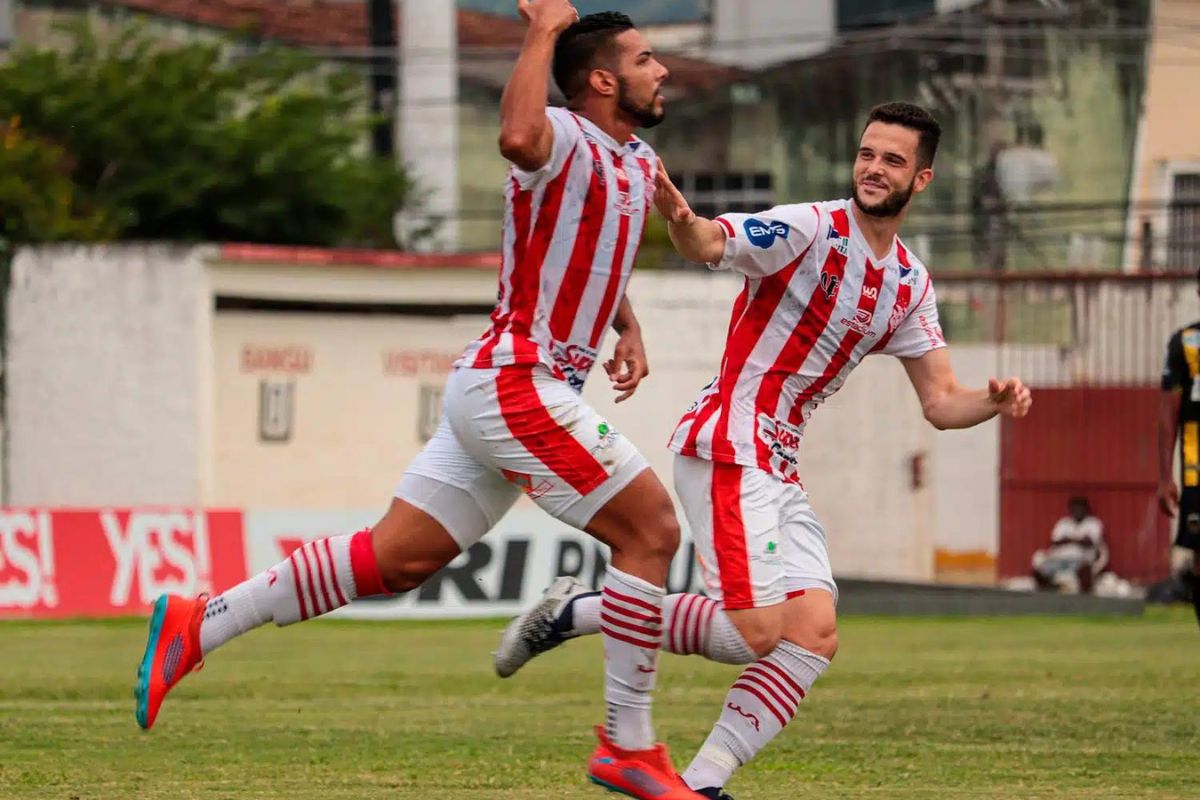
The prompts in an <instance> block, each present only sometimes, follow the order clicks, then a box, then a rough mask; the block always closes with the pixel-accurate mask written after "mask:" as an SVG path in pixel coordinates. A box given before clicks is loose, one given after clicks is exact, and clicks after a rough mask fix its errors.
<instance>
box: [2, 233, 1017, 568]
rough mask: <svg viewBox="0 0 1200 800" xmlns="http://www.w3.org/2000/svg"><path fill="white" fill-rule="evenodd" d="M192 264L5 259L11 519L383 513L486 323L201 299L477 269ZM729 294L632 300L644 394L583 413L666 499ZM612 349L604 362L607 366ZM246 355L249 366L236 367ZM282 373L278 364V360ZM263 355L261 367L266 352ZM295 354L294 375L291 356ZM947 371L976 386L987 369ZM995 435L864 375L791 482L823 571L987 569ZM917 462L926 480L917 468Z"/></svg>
mask: <svg viewBox="0 0 1200 800" xmlns="http://www.w3.org/2000/svg"><path fill="white" fill-rule="evenodd" d="M212 257H213V253H212V252H211V251H204V250H202V249H201V250H187V249H166V248H114V249H106V250H82V249H70V248H49V249H42V250H38V251H32V252H30V251H27V252H25V253H23V254H22V255H21V256H20V257H19V258H18V260H17V262H16V265H15V273H14V285H13V291H12V295H11V299H10V325H11V330H10V340H9V364H8V369H9V387H10V396H9V405H8V414H9V423H10V427H11V430H10V450H9V458H10V482H11V493H10V496H9V497H8V498H6V501H7V502H8V503H9V504H12V505H26V504H28V505H51V506H63V505H100V506H103V505H139V504H140V505H145V504H203V505H206V506H210V507H222V506H224V507H236V508H248V509H272V508H274V509H322V510H338V509H351V510H370V509H379V510H382V509H383V507H384V505H385V504H386V502H387V500H388V497H389V496H390V492H391V489H392V487H393V485H394V483H395V481H396V479H397V478H398V477H399V475H400V472H401V471H402V470H403V468H404V465H405V464H406V463H407V462H408V461H409V460H410V459H411V458H412V457H413V456H414V455H415V454H416V452H418V450H419V449H420V447H421V445H422V440H421V438H420V435H419V431H420V428H421V419H420V414H421V407H420V397H421V394H422V391H423V390H424V391H428V390H429V389H431V388H433V389H436V388H437V387H438V386H440V385H441V384H442V383H443V382H444V370H445V369H446V366H447V364H448V363H449V361H451V360H452V359H453V358H454V357H455V356H456V355H457V354H458V352H459V351H460V350H461V348H462V346H463V345H464V344H465V343H466V342H467V341H468V340H470V339H471V338H473V337H474V336H476V335H478V334H479V333H480V332H481V331H482V329H483V326H484V324H485V319H484V318H483V317H482V316H465V317H459V318H454V319H446V318H443V319H430V318H418V317H398V316H366V315H328V314H321V315H314V314H279V313H248V312H219V313H213V312H211V308H212V293H213V292H214V291H220V292H225V293H238V294H247V293H249V294H261V293H262V292H264V291H267V290H270V291H275V292H277V293H278V295H279V296H288V297H292V298H305V297H309V298H312V299H320V298H330V297H336V298H337V299H340V300H354V299H361V300H389V299H390V300H413V299H416V296H417V295H421V296H431V294H436V295H444V296H445V297H444V299H446V300H448V301H449V300H453V301H454V302H464V301H471V302H480V303H489V302H491V300H492V299H493V298H494V297H495V277H494V276H493V275H492V274H490V273H489V272H487V271H474V270H453V271H451V272H448V273H446V274H445V275H444V277H440V278H438V277H432V276H431V275H430V274H429V272H428V271H424V272H412V273H410V272H405V271H403V270H382V269H374V270H358V271H356V270H353V269H345V268H340V267H336V268H335V267H318V266H303V267H294V266H293V267H279V266H268V265H260V266H253V265H237V266H230V265H219V264H214V263H213V262H212ZM739 288H740V283H739V281H738V280H737V279H735V278H733V277H732V276H729V275H723V274H717V275H709V274H704V273H692V274H686V273H664V274H656V273H639V274H637V275H635V276H634V279H633V281H632V283H631V287H630V297H631V298H632V300H633V302H634V305H635V308H636V309H637V312H638V315H639V317H640V318H641V321H642V325H643V329H644V334H645V339H646V343H647V347H648V350H649V358H650V365H651V369H652V374H651V376H650V377H649V379H648V380H647V381H646V383H644V384H643V387H642V389H641V390H640V391H639V393H638V395H637V396H636V397H634V398H633V399H632V400H630V401H629V402H627V403H623V404H621V405H619V406H616V405H614V404H613V403H612V400H611V391H610V390H609V388H608V384H607V381H606V380H605V378H604V376H603V374H602V373H601V371H600V370H599V369H597V374H596V375H594V376H593V379H592V380H591V381H590V382H589V385H588V388H587V391H586V392H585V394H586V396H587V398H588V399H589V400H590V401H591V402H593V403H594V404H595V405H596V406H597V407H598V408H600V409H601V410H602V411H603V412H604V413H605V414H607V415H608V416H609V418H610V420H611V421H612V423H613V424H614V425H616V426H617V427H618V429H619V430H622V431H623V432H624V433H625V434H627V435H628V436H629V437H630V438H631V439H632V440H633V441H634V442H635V443H637V444H638V446H639V447H640V448H641V449H642V450H643V452H645V453H646V455H647V456H648V457H649V459H650V461H651V463H652V465H653V466H654V467H655V468H656V469H657V470H658V471H659V472H660V474H661V475H662V476H663V478H664V481H665V482H666V483H667V484H668V485H670V482H671V480H670V475H671V462H672V458H673V456H672V455H671V454H670V453H669V452H668V451H667V450H666V448H665V444H666V441H667V439H668V437H669V435H670V432H671V430H672V428H673V427H674V425H675V423H676V421H677V420H678V417H679V415H680V414H681V413H682V411H683V410H684V409H685V408H686V407H687V406H688V405H689V404H690V403H691V402H692V400H693V398H694V397H695V394H696V392H697V391H698V390H699V389H700V387H701V386H703V385H704V384H705V383H706V382H707V381H708V380H709V379H710V378H711V377H712V376H713V375H714V374H715V371H716V369H717V366H718V362H719V359H720V356H721V351H722V348H723V345H724V339H725V331H726V329H727V326H728V315H729V308H730V304H731V302H732V299H733V297H734V295H735V294H736V293H737V291H738V290H739ZM614 341H615V340H614V338H613V337H612V336H611V335H610V337H609V338H608V340H607V341H606V344H605V352H604V353H603V354H602V355H603V356H604V357H606V356H607V355H608V353H609V352H611V348H612V346H613V343H614ZM248 351H252V352H253V353H255V354H257V355H256V356H255V357H252V358H247V355H246V354H247V352H248ZM273 352H276V353H277V352H283V353H285V354H288V355H287V356H286V357H284V358H282V359H276V361H274V362H273V361H272V360H271V359H272V356H271V353H273ZM264 353H265V354H267V355H266V357H265V361H264V359H263V358H260V357H259V356H262V354H264ZM298 353H299V354H301V355H300V357H297V356H296V354H298ZM986 355H987V354H986V353H981V352H978V351H974V350H969V349H960V350H958V351H956V352H955V354H954V358H955V365H956V368H957V369H958V370H959V372H960V373H961V375H962V377H963V378H964V379H965V380H966V381H968V382H970V383H973V384H980V383H981V382H982V381H983V380H985V379H986V377H988V376H989V375H991V374H992V373H993V371H994V370H993V362H994V361H995V355H994V353H993V354H992V355H991V357H990V358H988V357H985V356H986ZM263 381H274V382H279V381H282V382H292V383H294V385H295V389H294V392H295V395H294V399H295V416H294V429H293V435H292V438H291V439H290V440H289V441H288V442H264V441H261V440H260V437H259V429H258V415H259V396H258V392H259V386H260V384H261V383H262V382H263ZM996 432H997V426H996V425H995V423H991V424H988V425H986V426H984V427H981V428H979V429H976V430H974V431H970V432H958V433H938V432H936V431H934V430H933V429H932V428H931V427H929V426H928V425H926V424H925V422H924V420H923V419H922V418H921V414H920V409H919V406H918V404H917V402H916V399H915V397H914V396H913V393H912V390H911V388H910V387H909V385H908V381H907V379H906V377H905V375H904V371H903V369H902V367H901V366H900V364H899V363H898V362H896V361H894V360H892V359H889V358H886V357H882V356H876V357H872V358H870V359H868V361H867V362H866V363H865V364H864V365H863V366H862V367H860V369H859V372H858V373H856V374H855V375H854V377H853V378H852V379H851V380H850V381H849V382H848V383H847V385H846V387H845V388H844V389H843V390H842V391H841V392H840V393H839V394H838V395H837V396H836V397H834V398H833V400H832V401H831V402H830V403H829V404H828V405H827V406H826V407H824V408H822V409H820V410H819V411H818V412H817V414H816V415H815V417H814V419H813V421H812V423H811V424H810V426H809V432H808V435H807V436H806V439H805V442H804V445H803V450H802V457H801V466H802V470H803V472H802V475H803V477H804V481H805V485H806V487H807V488H808V490H809V492H810V494H811V496H812V502H813V505H814V507H815V508H816V510H817V512H818V514H819V515H820V517H821V519H822V520H823V522H824V524H825V526H826V528H827V532H828V535H829V541H830V547H831V550H832V554H833V559H834V566H835V569H836V571H837V572H838V573H839V574H842V575H864V576H879V577H893V578H909V579H923V578H929V577H931V576H932V572H933V550H934V547H935V546H936V547H942V548H946V549H952V550H972V549H979V550H987V551H991V552H995V549H996V535H997V534H996V531H997V525H996V508H997V498H998V487H997V478H996V474H997V473H996V466H997V433H996ZM914 456H924V482H923V486H922V487H921V488H914V487H913V485H912V483H911V461H912V458H913V457H914Z"/></svg>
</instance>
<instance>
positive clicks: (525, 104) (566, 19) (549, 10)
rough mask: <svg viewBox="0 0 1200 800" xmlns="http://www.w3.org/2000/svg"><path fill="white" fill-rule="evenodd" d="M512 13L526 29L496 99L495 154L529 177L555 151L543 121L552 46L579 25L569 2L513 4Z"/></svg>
mask: <svg viewBox="0 0 1200 800" xmlns="http://www.w3.org/2000/svg"><path fill="white" fill-rule="evenodd" d="M517 9H518V10H519V11H520V12H521V16H522V17H524V18H525V19H526V20H527V21H528V22H529V29H528V31H526V33H525V42H524V43H523V44H522V45H521V54H520V55H519V56H518V57H517V64H516V66H515V67H513V72H512V75H511V76H509V79H508V84H507V85H506V86H505V87H504V95H503V97H501V99H500V152H501V153H502V154H503V155H504V157H505V158H507V159H508V160H509V161H511V162H513V163H514V164H516V165H517V166H518V167H520V168H521V169H523V170H525V171H526V172H534V171H536V170H538V169H540V168H541V167H542V166H543V165H544V164H545V163H546V162H547V161H548V160H549V159H550V154H551V151H552V149H553V147H554V131H553V128H551V126H550V121H549V120H548V119H547V118H546V98H547V94H548V91H549V81H550V64H551V62H552V61H553V60H554V43H555V41H557V39H558V35H559V34H560V33H562V32H563V31H564V30H566V29H567V28H568V27H570V25H571V23H573V22H575V21H576V20H577V19H579V12H578V11H576V10H575V6H573V5H571V3H570V2H568V0H536V2H533V1H532V0H518V2H517Z"/></svg>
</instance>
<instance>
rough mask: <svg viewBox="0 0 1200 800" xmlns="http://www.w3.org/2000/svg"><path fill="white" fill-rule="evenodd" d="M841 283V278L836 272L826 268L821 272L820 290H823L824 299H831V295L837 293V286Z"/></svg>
mask: <svg viewBox="0 0 1200 800" xmlns="http://www.w3.org/2000/svg"><path fill="white" fill-rule="evenodd" d="M841 283H842V279H841V278H839V277H838V276H837V275H836V274H834V273H832V272H829V271H828V270H826V271H825V272H822V273H821V291H823V292H825V299H826V300H833V296H834V295H835V294H837V290H838V286H840V285H841Z"/></svg>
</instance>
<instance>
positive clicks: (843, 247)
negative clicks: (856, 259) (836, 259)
mask: <svg viewBox="0 0 1200 800" xmlns="http://www.w3.org/2000/svg"><path fill="white" fill-rule="evenodd" d="M825 238H826V240H829V239H832V240H833V244H832V245H831V246H832V247H833V249H834V250H836V251H837V252H838V254H839V255H843V256H846V255H849V254H850V239H849V237H846V236H842V235H841V234H840V233H838V232H837V229H836V228H834V227H833V226H832V225H830V226H829V233H827V234H826V235H825Z"/></svg>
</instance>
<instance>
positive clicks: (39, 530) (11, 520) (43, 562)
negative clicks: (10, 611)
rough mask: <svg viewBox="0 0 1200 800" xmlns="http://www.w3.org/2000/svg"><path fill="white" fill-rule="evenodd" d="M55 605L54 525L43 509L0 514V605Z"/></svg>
mask: <svg viewBox="0 0 1200 800" xmlns="http://www.w3.org/2000/svg"><path fill="white" fill-rule="evenodd" d="M37 605H42V606H46V607H49V608H54V607H56V606H58V586H57V584H56V582H55V580H54V526H53V524H52V523H51V520H50V514H49V513H47V512H45V511H11V512H8V513H5V514H0V608H22V609H28V608H33V607H34V606H37Z"/></svg>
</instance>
